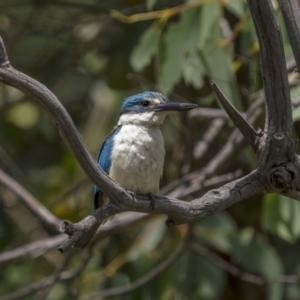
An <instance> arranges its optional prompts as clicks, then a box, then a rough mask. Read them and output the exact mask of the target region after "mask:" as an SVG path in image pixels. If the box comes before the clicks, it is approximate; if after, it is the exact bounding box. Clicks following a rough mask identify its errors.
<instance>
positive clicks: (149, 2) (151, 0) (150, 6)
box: [146, 0, 157, 10]
mask: <svg viewBox="0 0 300 300" xmlns="http://www.w3.org/2000/svg"><path fill="white" fill-rule="evenodd" d="M156 1H157V0H146V7H147V10H152V9H153V6H154V5H155V3H156Z"/></svg>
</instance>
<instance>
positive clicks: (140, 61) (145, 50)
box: [130, 23, 160, 72]
mask: <svg viewBox="0 0 300 300" xmlns="http://www.w3.org/2000/svg"><path fill="white" fill-rule="evenodd" d="M159 37H160V29H159V27H158V25H157V23H153V24H152V25H151V26H150V27H149V28H148V29H147V30H146V31H145V32H144V33H143V35H142V36H141V38H140V41H139V44H138V45H137V47H135V49H134V50H133V52H132V54H131V57H130V64H131V66H132V68H133V69H134V70H135V71H137V72H138V71H141V70H142V69H143V68H144V67H146V66H147V65H148V64H149V63H150V61H151V57H152V56H153V55H154V54H155V52H156V51H157V48H158V44H159Z"/></svg>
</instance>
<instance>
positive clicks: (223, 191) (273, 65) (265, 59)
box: [0, 0, 300, 251]
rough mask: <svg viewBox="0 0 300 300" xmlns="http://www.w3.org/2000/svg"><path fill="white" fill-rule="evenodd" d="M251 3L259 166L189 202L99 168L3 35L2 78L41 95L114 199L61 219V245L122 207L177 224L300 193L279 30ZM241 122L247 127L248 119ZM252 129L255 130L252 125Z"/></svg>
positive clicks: (267, 10) (265, 1) (265, 6)
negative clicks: (257, 198) (257, 51)
mask: <svg viewBox="0 0 300 300" xmlns="http://www.w3.org/2000/svg"><path fill="white" fill-rule="evenodd" d="M248 4H249V7H250V10H251V13H252V16H253V19H254V23H255V26H256V29H257V34H258V37H259V42H260V48H261V60H262V70H263V78H264V87H265V94H266V108H267V112H268V113H267V116H266V120H265V129H264V132H263V133H262V134H260V135H259V137H258V150H257V158H258V161H259V168H258V169H257V170H255V171H253V172H252V173H251V174H249V175H247V176H245V177H243V178H241V179H238V180H235V181H233V182H230V183H227V184H225V185H224V186H222V187H220V188H218V189H214V190H211V191H210V192H208V193H206V194H205V195H204V196H202V197H201V198H199V199H195V200H193V201H191V202H184V201H181V200H178V199H174V198H170V197H162V196H158V197H157V198H156V205H155V209H154V210H153V211H152V208H151V207H150V205H149V199H148V197H147V198H145V197H134V196H132V195H131V194H130V193H128V192H127V191H125V190H124V189H123V188H122V187H121V186H120V185H119V184H117V183H116V182H114V181H113V180H112V179H110V178H109V177H108V176H107V175H106V174H105V173H104V172H103V171H102V170H101V169H100V167H99V166H98V164H97V163H96V161H95V160H94V159H93V157H92V156H91V154H90V153H89V151H88V149H87V148H86V146H85V144H84V142H83V140H82V138H81V136H80V134H79V133H78V131H77V129H76V127H75V125H74V123H73V121H72V120H71V118H70V116H69V114H68V113H67V111H66V110H65V109H64V107H63V106H62V104H61V103H60V102H59V100H58V99H57V98H56V97H55V96H54V95H53V94H52V93H51V92H50V91H49V90H48V89H47V88H46V87H45V86H43V85H42V84H40V83H38V82H37V81H35V80H34V79H32V78H30V77H28V76H26V75H24V74H22V73H20V72H18V71H16V70H15V69H14V68H12V67H10V65H9V62H8V60H7V57H6V55H5V49H4V44H3V42H2V40H0V49H1V50H0V55H1V54H2V57H1V58H0V62H2V68H0V81H2V82H4V83H5V84H8V85H11V86H14V87H16V88H18V89H20V90H22V91H23V92H24V93H26V94H27V95H29V96H31V97H32V98H33V99H35V100H36V101H37V103H38V104H39V105H40V106H41V107H42V108H43V109H44V110H45V111H46V112H47V113H48V115H49V116H50V118H51V119H52V121H53V123H54V124H55V125H56V127H57V128H58V130H59V132H60V134H61V136H62V138H63V139H64V141H65V142H66V143H67V145H68V146H69V148H70V150H71V151H72V153H73V154H74V156H75V157H76V159H77V161H78V162H79V164H80V165H81V166H82V168H83V170H84V171H85V172H86V174H87V175H88V176H89V177H90V178H91V179H92V180H93V182H94V183H95V184H96V185H97V186H99V187H100V189H101V190H102V191H103V192H104V193H105V194H106V195H107V196H108V197H109V199H110V202H109V204H108V205H106V206H104V207H102V208H99V209H97V210H96V211H94V212H92V213H91V214H90V215H89V216H87V217H86V218H85V219H83V220H82V221H81V222H79V223H77V224H72V223H70V222H68V221H65V222H64V223H63V226H62V231H63V232H64V233H67V234H68V235H69V238H68V240H67V241H65V243H63V245H62V246H61V247H59V249H60V250H61V251H64V250H65V249H67V248H68V247H70V246H72V245H74V244H77V243H79V244H80V240H82V239H84V236H87V233H88V232H90V230H91V228H95V226H97V225H98V224H99V223H101V221H103V220H104V219H105V218H107V217H109V216H112V215H114V214H117V213H120V212H124V211H138V212H145V213H154V214H158V213H159V214H167V215H168V216H169V220H167V222H166V224H167V225H168V226H174V225H179V224H183V223H190V222H195V221H199V220H201V219H203V218H206V217H208V216H210V215H212V214H213V213H215V212H218V211H220V210H223V209H226V208H227V207H229V206H231V205H233V204H235V203H237V202H239V201H241V200H243V199H246V198H248V197H250V196H253V195H255V194H258V193H263V192H277V193H285V194H288V193H292V192H293V195H298V191H299V190H300V164H299V159H298V157H297V156H296V154H295V149H296V147H295V146H296V142H295V140H294V139H293V138H292V135H291V132H292V115H291V100H290V96H289V90H288V81H287V74H286V66H285V60H284V55H283V47H282V42H281V36H280V31H279V28H278V24H277V21H276V18H275V13H274V11H273V8H272V4H271V1H270V0H248ZM231 111H233V109H232V108H231ZM239 118H240V117H239ZM243 127H244V128H246V126H245V124H243ZM249 128H250V127H249V126H248V128H247V130H246V131H248V133H249V130H250V132H251V131H252V129H249ZM248 133H247V134H246V135H248ZM250 135H252V136H253V131H252V132H251V134H250ZM251 139H252V140H253V137H252V138H251ZM251 139H250V140H251ZM252 143H253V141H252ZM210 167H212V166H210ZM204 177H205V176H204ZM298 200H300V199H298Z"/></svg>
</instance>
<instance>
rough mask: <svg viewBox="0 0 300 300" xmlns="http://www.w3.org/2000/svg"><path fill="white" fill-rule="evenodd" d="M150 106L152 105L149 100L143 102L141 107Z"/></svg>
mask: <svg viewBox="0 0 300 300" xmlns="http://www.w3.org/2000/svg"><path fill="white" fill-rule="evenodd" d="M149 104H150V102H149V101H147V100H143V101H141V105H142V106H144V107H146V106H149Z"/></svg>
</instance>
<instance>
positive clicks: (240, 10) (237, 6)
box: [226, 1, 247, 18]
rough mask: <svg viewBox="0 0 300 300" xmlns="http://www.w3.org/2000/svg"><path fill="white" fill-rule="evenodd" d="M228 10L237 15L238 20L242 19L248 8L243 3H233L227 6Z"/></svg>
mask: <svg viewBox="0 0 300 300" xmlns="http://www.w3.org/2000/svg"><path fill="white" fill-rule="evenodd" d="M226 8H227V9H228V10H229V11H230V12H232V13H233V14H235V15H236V16H237V17H238V18H240V17H242V16H243V15H244V13H245V11H246V8H247V6H246V5H245V3H243V2H242V1H233V2H228V3H227V4H226Z"/></svg>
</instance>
